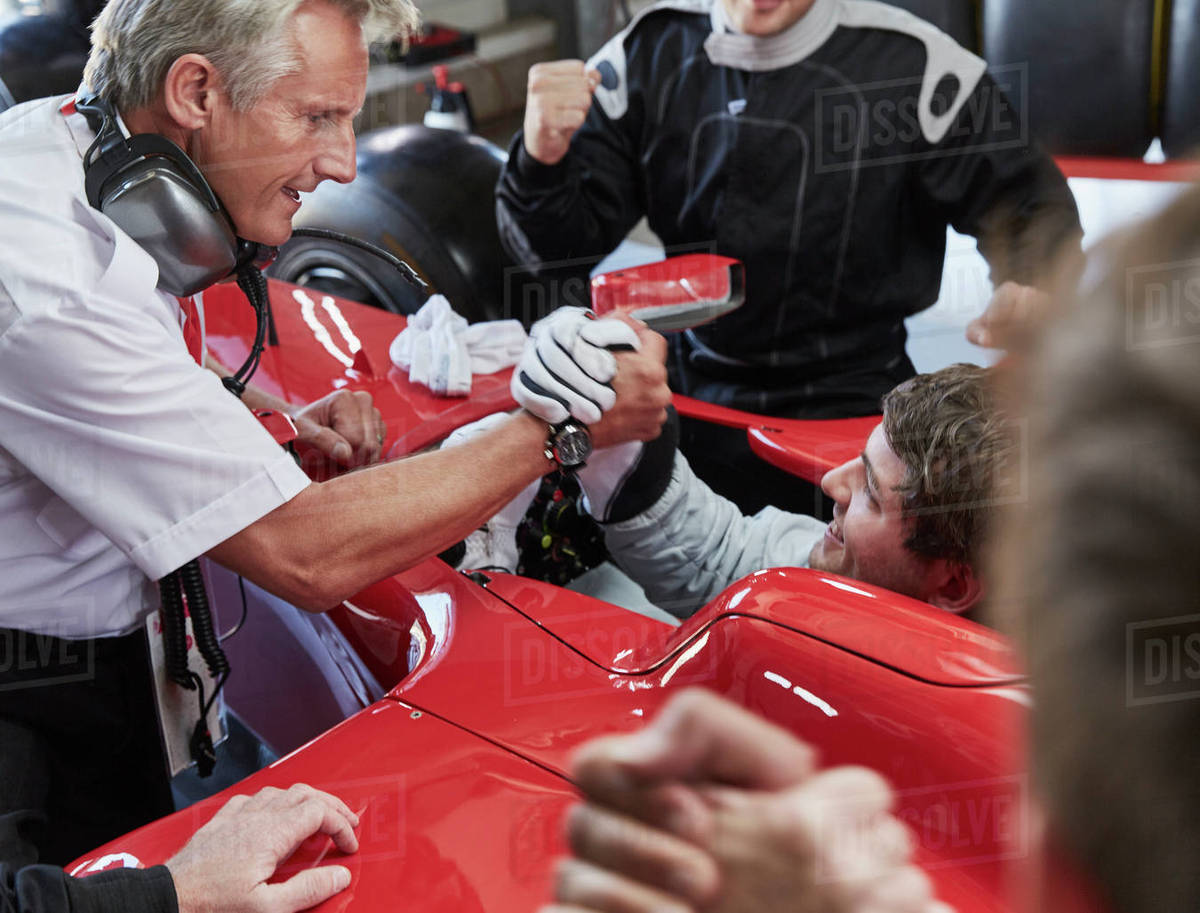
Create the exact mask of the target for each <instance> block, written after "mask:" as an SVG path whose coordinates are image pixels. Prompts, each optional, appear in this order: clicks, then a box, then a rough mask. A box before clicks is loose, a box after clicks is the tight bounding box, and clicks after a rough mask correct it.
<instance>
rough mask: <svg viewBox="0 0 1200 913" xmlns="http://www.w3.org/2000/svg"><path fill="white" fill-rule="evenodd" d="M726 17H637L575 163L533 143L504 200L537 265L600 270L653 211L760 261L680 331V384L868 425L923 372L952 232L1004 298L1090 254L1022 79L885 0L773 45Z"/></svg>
mask: <svg viewBox="0 0 1200 913" xmlns="http://www.w3.org/2000/svg"><path fill="white" fill-rule="evenodd" d="M716 7H717V9H716V10H715V11H713V12H711V13H710V11H709V3H708V2H704V0H697V2H692V3H686V2H685V3H676V4H663V5H660V6H659V7H656V8H652V9H651V10H649V11H648V12H647V13H645V14H643V15H642V16H640V17H639V18H638V19H636V20H635V21H634V22H633V23H632V24H631V25H630V27H629V28H628V29H626V30H625V31H624V32H622V33H621V34H620V35H618V36H616V37H615V38H614V39H613V40H612V41H610V42H609V43H608V44H607V45H606V46H605V47H604V48H602V49H601V50H600V52H598V54H597V55H596V57H594V58H593V59H592V60H591V61H590V62H589V63H590V65H591V66H594V67H598V68H599V69H600V70H601V72H602V75H603V76H604V85H603V86H602V87H601V89H599V90H598V91H597V94H596V99H595V101H594V103H593V105H592V107H591V111H590V113H589V114H588V117H587V121H586V123H585V124H584V126H583V127H582V128H581V129H580V130H579V132H578V133H577V134H576V135H575V137H574V138H573V140H572V143H571V148H570V151H569V152H568V154H567V156H566V158H565V159H564V160H563V161H562V162H560V163H559V164H557V165H554V166H549V167H547V166H545V165H542V164H541V163H539V162H537V161H536V160H534V159H533V158H532V157H530V156H529V155H527V154H526V153H525V150H524V145H523V142H522V135H521V134H520V133H518V135H517V136H516V137H515V139H514V140H513V145H512V149H511V155H510V158H509V162H508V165H507V166H506V168H505V170H504V173H503V175H502V176H501V179H500V183H499V186H498V188H497V213H498V218H499V222H500V227H501V236H502V237H503V238H504V239H505V243H506V245H507V246H508V247H509V248H510V253H512V254H513V255H514V256H516V257H517V258H518V259H519V260H521V261H523V262H526V263H532V264H543V265H550V264H552V262H553V261H560V260H571V259H575V258H592V260H593V261H594V260H595V259H596V258H598V257H600V256H603V255H604V254H606V253H607V252H609V251H610V250H612V249H613V248H614V247H615V246H616V245H617V244H618V243H619V242H620V241H621V239H622V238H623V237H624V236H625V235H626V233H627V232H628V231H629V229H630V228H631V227H632V226H633V225H634V223H635V222H636V221H637V220H638V219H639V218H640V217H641V216H642V215H643V214H644V215H646V216H647V217H648V219H649V224H650V227H651V228H652V229H653V230H654V232H655V233H656V234H657V235H658V236H659V237H660V238H661V239H662V241H663V244H664V245H665V247H666V249H667V252H668V254H672V253H677V252H683V251H685V250H697V249H700V250H711V251H713V252H715V253H720V254H724V255H727V256H731V257H736V258H738V259H739V260H742V261H743V262H744V263H745V265H746V282H747V300H746V303H745V304H744V305H743V306H742V307H741V308H740V309H739V310H737V311H735V312H734V313H732V314H729V315H728V316H725V317H722V318H721V319H719V320H717V321H715V322H713V323H710V324H708V325H707V326H703V327H700V328H697V329H695V330H692V331H689V332H688V333H686V334H678V335H676V336H675V337H674V340H673V358H672V362H673V363H672V365H671V368H672V381H673V383H674V385H675V386H676V389H677V390H679V391H680V392H683V393H687V394H690V395H693V396H697V397H699V398H701V399H705V400H709V401H711V402H716V403H720V404H723V405H728V406H734V407H737V408H742V409H748V410H751V411H754V412H764V413H768V414H773V415H785V416H794V417H829V416H848V415H863V414H870V413H872V412H875V411H877V410H878V408H879V398H880V396H881V395H882V394H883V393H885V392H887V391H888V390H889V389H891V388H892V387H893V386H894V385H895V384H896V383H897V382H898V381H900V380H903V379H905V378H906V377H909V376H911V374H912V373H913V368H912V365H911V363H910V362H909V360H908V358H907V356H906V354H905V349H904V347H905V340H906V336H905V328H904V319H905V318H906V317H908V316H910V315H911V314H914V313H916V312H917V311H920V310H922V309H924V308H926V307H928V306H929V305H931V304H933V302H934V301H936V300H937V297H938V292H939V286H940V283H941V277H942V272H943V261H944V258H945V246H946V226H947V225H948V224H949V225H953V226H954V228H955V229H957V230H958V231H961V232H965V233H968V234H971V235H974V236H975V237H976V238H977V239H978V240H979V247H980V250H981V251H982V253H983V254H984V256H985V257H986V258H987V260H988V262H989V265H990V266H991V268H992V280H993V282H994V283H995V284H996V285H999V284H1000V283H1001V282H1002V281H1004V280H1009V279H1012V280H1016V281H1018V282H1021V283H1025V284H1033V283H1035V282H1036V281H1037V280H1038V279H1039V277H1041V276H1042V275H1044V273H1045V272H1046V270H1047V267H1048V266H1049V261H1050V259H1051V257H1052V256H1053V255H1054V254H1055V253H1056V251H1057V250H1058V249H1060V248H1061V247H1062V245H1063V244H1064V243H1066V244H1069V245H1070V246H1071V248H1072V249H1073V250H1075V251H1077V250H1078V238H1079V234H1080V228H1079V219H1078V214H1077V212H1076V208H1075V203H1074V200H1073V198H1072V196H1071V193H1070V191H1069V190H1068V188H1067V184H1066V181H1065V180H1064V178H1063V176H1062V174H1061V173H1060V172H1059V171H1058V169H1057V168H1056V167H1055V165H1054V162H1053V161H1052V160H1051V159H1050V158H1049V157H1048V156H1047V155H1046V154H1044V153H1043V152H1042V151H1041V150H1040V149H1039V148H1038V147H1037V145H1036V144H1035V143H1034V142H1033V141H1032V138H1031V137H1030V135H1029V130H1028V124H1027V121H1026V120H1025V119H1023V118H1022V117H1021V115H1020V114H1019V113H1018V112H1017V111H1016V110H1015V109H1014V107H1013V106H1012V105H1011V104H1010V103H1009V101H1008V98H1007V96H1006V95H1005V94H1004V93H1003V92H1002V91H1001V88H1000V86H999V85H998V81H999V82H1000V83H1003V84H1005V85H1006V86H1007V87H1008V88H1010V89H1017V90H1020V89H1022V86H1021V83H1020V80H1021V79H1022V77H1023V73H1022V71H1021V70H1019V69H1014V70H1010V71H1007V72H999V73H997V74H995V78H993V76H992V75H988V74H985V73H984V64H983V61H981V60H979V59H978V58H977V57H975V56H974V55H971V54H969V53H968V52H967V51H965V50H963V49H962V48H961V47H959V46H958V45H957V44H955V43H954V42H953V40H952V39H950V38H949V37H948V36H946V35H944V34H943V33H941V32H939V31H938V30H936V29H935V28H934V27H933V26H930V25H928V24H927V23H925V22H923V21H922V20H919V19H916V18H915V17H913V16H911V15H909V14H907V13H905V12H903V11H901V10H898V9H896V8H894V7H890V6H886V5H884V4H881V3H872V2H862V0H817V2H816V3H815V4H814V6H813V7H812V9H811V10H810V12H809V13H808V14H806V15H805V16H804V17H803V18H802V19H801V20H800V21H799V22H798V23H797V24H796V25H795V26H793V27H791V28H790V29H788V30H785V32H783V33H780V34H779V35H776V36H772V37H771V38H770V39H766V40H759V41H754V40H752V39H749V38H748V36H744V35H732V34H727V33H725V32H721V31H715V29H717V28H718V27H719V26H720V25H721V21H720V16H721V12H720V8H721V4H720V3H719V2H718V3H717V4H716ZM710 48H712V49H711V50H710ZM714 56H715V57H716V58H717V60H718V61H720V62H719V63H718V62H714V59H713V57H714ZM949 74H953V75H949ZM943 77H944V78H943ZM923 90H924V94H923ZM939 119H940V120H941V122H940V123H939Z"/></svg>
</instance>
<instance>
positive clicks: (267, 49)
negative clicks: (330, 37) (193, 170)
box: [83, 0, 418, 111]
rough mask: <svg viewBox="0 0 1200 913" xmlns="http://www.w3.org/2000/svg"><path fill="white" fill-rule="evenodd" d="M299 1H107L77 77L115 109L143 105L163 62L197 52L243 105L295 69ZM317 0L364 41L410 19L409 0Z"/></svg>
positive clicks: (395, 32) (159, 79) (397, 29)
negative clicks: (357, 29) (346, 19)
mask: <svg viewBox="0 0 1200 913" xmlns="http://www.w3.org/2000/svg"><path fill="white" fill-rule="evenodd" d="M306 2H312V0H110V2H109V3H108V5H107V6H106V7H105V8H104V10H103V11H102V12H101V13H100V15H99V16H97V17H96V20H95V22H93V24H92V51H91V56H90V57H89V58H88V62H87V68H86V69H85V70H84V74H83V79H84V82H85V83H86V84H87V85H88V86H89V87H90V88H91V89H92V90H93V91H95V92H96V93H97V94H99V95H101V96H103V97H104V98H106V99H108V100H109V101H110V102H112V103H113V104H114V105H115V106H116V107H117V108H118V109H120V110H131V109H134V108H144V107H146V106H148V105H149V104H150V103H151V102H152V101H153V100H154V99H155V97H157V95H158V93H159V91H161V89H162V86H163V81H164V80H165V79H166V77H167V72H168V71H169V70H170V68H171V64H173V63H174V62H175V61H176V60H177V59H178V58H179V57H181V56H183V55H184V54H201V55H203V56H204V57H207V58H208V60H209V61H210V62H211V63H212V65H213V66H214V67H216V69H217V72H218V73H220V74H221V79H222V81H223V83H224V88H225V91H226V92H227V93H228V94H229V98H230V102H231V104H232V105H233V107H234V108H235V109H237V110H239V111H246V110H248V109H250V108H252V107H253V106H254V105H255V103H256V102H257V101H258V100H259V99H261V98H262V96H263V95H265V94H266V92H267V90H268V89H270V87H271V85H272V84H273V83H274V82H275V81H276V80H277V79H279V78H280V77H282V76H286V75H287V74H289V73H293V72H295V71H296V70H298V69H299V67H300V60H299V58H298V51H297V48H296V46H295V42H294V41H293V40H292V36H291V22H292V17H293V15H295V13H296V11H297V10H298V9H299V8H300V7H301V6H303V5H304V4H305V3H306ZM323 2H328V3H329V4H330V5H332V6H334V7H337V8H338V9H340V10H342V11H343V12H344V13H345V14H346V15H347V16H350V17H351V18H353V19H355V20H356V21H357V22H359V23H361V25H362V28H363V36H364V38H365V39H366V41H367V42H368V43H371V42H374V41H377V40H381V39H387V38H393V37H397V36H407V35H408V34H409V33H410V32H411V31H412V30H413V29H415V28H416V25H417V19H418V16H417V11H416V8H415V7H414V6H413V5H412V3H411V2H410V0H323ZM330 77H331V78H334V79H336V78H338V74H335V73H334V74H330Z"/></svg>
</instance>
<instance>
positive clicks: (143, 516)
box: [0, 99, 309, 638]
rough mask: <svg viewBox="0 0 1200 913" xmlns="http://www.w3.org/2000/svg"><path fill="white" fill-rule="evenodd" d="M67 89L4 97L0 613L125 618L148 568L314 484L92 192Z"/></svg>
mask: <svg viewBox="0 0 1200 913" xmlns="http://www.w3.org/2000/svg"><path fill="white" fill-rule="evenodd" d="M61 102H62V99H58V100H54V99H43V100H39V101H36V102H30V103H27V104H24V105H20V106H18V107H16V108H12V109H10V110H9V111H6V112H5V113H4V114H3V115H0V627H9V628H20V629H23V630H28V631H33V632H36V633H44V634H53V635H57V636H60V637H76V638H78V637H94V636H107V635H117V634H122V633H126V632H128V631H130V630H132V629H133V628H135V627H136V626H137V625H138V624H140V623H141V622H142V620H143V619H144V617H145V615H146V614H147V613H148V612H149V611H151V610H152V609H154V608H156V607H157V605H158V593H157V588H156V587H155V586H154V583H153V581H155V580H157V579H158V578H160V577H162V576H164V575H165V574H167V573H169V572H171V571H172V570H174V569H176V568H177V567H179V566H181V565H183V564H185V563H187V562H188V561H190V560H191V559H193V558H195V557H197V556H199V555H201V554H203V553H204V552H206V551H207V550H208V549H210V548H212V547H213V546H215V545H217V544H218V543H220V542H222V541H224V540H225V539H227V538H229V536H231V535H233V534H234V533H236V532H238V531H239V530H241V529H243V528H245V527H246V526H248V525H250V524H251V523H253V522H254V521H255V520H257V519H258V518H260V517H262V516H263V515H265V514H267V513H269V512H270V511H272V510H274V509H275V508H276V507H278V506H279V505H280V504H283V503H284V502H286V501H288V500H289V499H291V498H293V497H295V495H296V494H298V493H299V492H300V491H301V490H302V489H303V488H305V487H306V486H307V485H308V484H309V480H308V478H307V477H306V476H305V475H304V473H303V472H301V471H300V469H299V468H298V467H297V466H296V464H295V463H294V461H293V460H292V459H291V457H290V456H289V455H288V454H286V453H285V452H284V451H283V450H281V449H280V448H279V446H278V445H277V444H275V442H274V441H273V440H272V438H271V436H270V435H269V434H267V433H266V431H264V430H263V429H262V427H261V426H260V425H259V423H258V421H257V420H256V419H255V418H254V416H253V415H251V413H250V412H249V411H248V410H247V409H246V408H245V406H243V405H242V404H241V403H240V402H238V401H237V400H236V399H235V398H234V397H233V396H231V395H230V394H229V393H228V392H227V391H226V390H225V389H224V387H223V386H222V385H221V383H220V381H219V379H218V378H217V377H216V375H215V374H213V373H212V372H210V371H207V370H205V369H204V368H202V367H200V366H199V365H197V364H196V362H195V361H194V360H193V359H192V357H191V356H190V355H189V354H188V352H187V348H186V345H185V343H184V340H183V333H182V330H181V326H180V324H181V317H180V310H179V304H178V302H177V301H176V299H175V298H173V297H171V296H169V295H166V294H164V293H161V292H159V291H157V290H156V288H155V285H156V283H157V281H158V271H157V268H156V266H155V264H154V261H153V260H152V259H151V258H150V256H149V255H148V254H147V253H146V252H145V251H144V250H142V249H141V248H140V247H139V246H138V245H137V244H135V243H134V242H133V241H132V240H131V239H130V238H129V237H128V236H127V235H126V234H125V233H124V232H122V231H121V230H120V229H118V228H117V227H116V226H115V225H114V224H113V223H112V222H111V221H110V220H109V219H108V218H107V217H105V216H104V215H102V214H101V213H99V212H98V211H96V210H94V209H92V208H91V207H90V206H89V205H88V203H87V198H86V195H85V193H84V187H83V167H82V155H83V153H84V151H85V150H86V149H87V147H88V145H89V144H90V143H91V141H92V138H93V134H92V132H91V130H90V129H89V128H88V126H87V123H86V121H85V120H84V118H83V117H82V116H81V115H79V114H71V115H69V116H68V115H64V114H63V113H62V112H61V111H60V110H59V108H60V105H61Z"/></svg>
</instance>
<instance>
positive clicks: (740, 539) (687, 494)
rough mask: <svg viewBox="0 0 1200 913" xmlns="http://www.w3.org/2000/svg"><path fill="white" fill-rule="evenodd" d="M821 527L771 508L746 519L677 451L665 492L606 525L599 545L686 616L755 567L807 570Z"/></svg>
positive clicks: (658, 600) (649, 592)
mask: <svg viewBox="0 0 1200 913" xmlns="http://www.w3.org/2000/svg"><path fill="white" fill-rule="evenodd" d="M825 527H826V524H824V523H822V522H821V521H820V520H818V519H816V518H815V517H808V516H805V515H804V514H792V513H787V512H786V511H782V510H779V509H778V508H776V507H764V508H763V509H762V510H760V511H759V512H758V513H757V514H755V515H754V516H753V517H747V516H744V515H743V514H742V512H741V511H740V510H738V508H737V505H735V504H734V503H733V502H732V501H727V500H726V499H725V498H722V497H721V496H720V495H718V494H717V493H716V492H714V491H713V490H712V489H711V488H709V487H708V486H707V485H705V484H704V482H702V481H701V480H700V479H698V478H697V477H696V475H695V474H694V473H693V472H692V469H691V467H690V466H688V463H687V460H685V459H684V458H683V455H682V454H678V453H677V454H676V455H675V469H674V471H673V472H672V474H671V482H670V484H669V485H668V486H667V490H666V492H664V493H663V496H662V497H661V498H659V499H658V501H657V502H655V504H654V505H653V506H652V507H651V508H649V509H648V510H646V511H643V512H642V513H640V514H638V515H637V516H636V517H634V518H632V519H631V520H626V521H624V522H622V523H611V524H609V525H607V526H605V527H604V542H605V544H606V545H607V546H608V550H609V553H610V554H611V555H612V559H613V562H614V563H615V564H616V565H617V566H618V567H620V568H621V569H622V570H623V571H625V573H627V574H628V575H629V576H630V577H632V578H633V579H634V580H635V581H637V583H639V584H640V585H641V586H642V588H643V589H644V590H645V591H646V597H647V598H648V599H649V600H650V601H651V602H653V603H654V604H655V605H657V606H659V607H661V608H663V609H666V610H667V611H668V612H670V613H671V614H672V615H675V616H676V617H679V618H687V617H688V616H689V615H691V614H693V613H694V612H695V611H696V610H697V609H699V608H701V607H702V606H703V605H704V604H705V603H707V602H708V601H709V600H710V599H712V598H713V597H714V596H716V595H717V594H718V593H719V592H720V591H721V590H723V589H725V587H727V586H729V585H730V584H731V583H733V582H734V581H736V580H738V579H739V578H741V577H744V576H746V575H747V574H749V573H752V572H753V571H757V570H761V569H763V568H769V567H808V555H809V552H811V551H812V548H813V546H814V545H816V544H817V542H818V541H820V539H821V537H822V536H823V535H824V534H825Z"/></svg>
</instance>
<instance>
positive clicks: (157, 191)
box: [99, 156, 238, 296]
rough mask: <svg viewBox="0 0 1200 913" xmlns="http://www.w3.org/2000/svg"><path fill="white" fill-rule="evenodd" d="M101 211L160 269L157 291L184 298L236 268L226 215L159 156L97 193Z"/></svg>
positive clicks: (139, 161)
mask: <svg viewBox="0 0 1200 913" xmlns="http://www.w3.org/2000/svg"><path fill="white" fill-rule="evenodd" d="M99 202H100V206H99V209H100V211H101V212H103V213H104V214H105V215H106V216H108V217H109V218H110V219H112V220H113V221H114V222H115V223H116V224H117V225H118V226H119V227H120V228H121V230H122V231H124V232H125V233H126V234H127V235H129V236H130V237H131V238H132V239H133V240H134V241H136V242H137V243H138V245H139V246H140V247H142V248H143V249H144V250H145V251H146V252H147V253H148V254H150V256H151V257H153V258H154V261H155V262H156V263H157V264H158V274H159V276H158V287H159V288H161V289H163V290H164V291H167V292H170V293H171V294H173V295H179V296H187V295H193V294H195V293H196V292H198V291H200V290H202V289H204V288H207V287H208V286H210V285H212V284H213V283H214V282H217V281H219V280H221V279H224V278H225V277H226V276H228V275H229V274H230V273H231V272H233V270H234V268H235V267H236V266H237V251H238V241H237V237H236V235H235V234H234V231H233V226H232V225H231V224H230V222H229V219H228V217H227V216H226V215H225V213H224V211H223V210H221V209H217V210H216V211H213V210H212V209H211V208H210V207H209V200H208V199H207V198H206V197H205V196H204V195H203V194H201V193H198V192H197V189H196V187H195V185H193V184H192V183H191V182H190V181H189V180H187V179H186V177H184V176H183V175H181V174H180V172H179V170H178V169H176V168H175V167H173V166H172V163H171V162H169V161H167V160H165V159H163V158H162V157H159V156H151V157H147V158H139V159H137V160H136V161H134V162H132V163H131V164H129V165H127V166H125V167H124V168H123V169H121V170H120V172H119V173H117V174H114V175H113V176H112V177H111V178H110V179H109V180H108V181H107V182H106V184H105V186H104V187H103V189H102V190H101V195H100V201H99Z"/></svg>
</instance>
